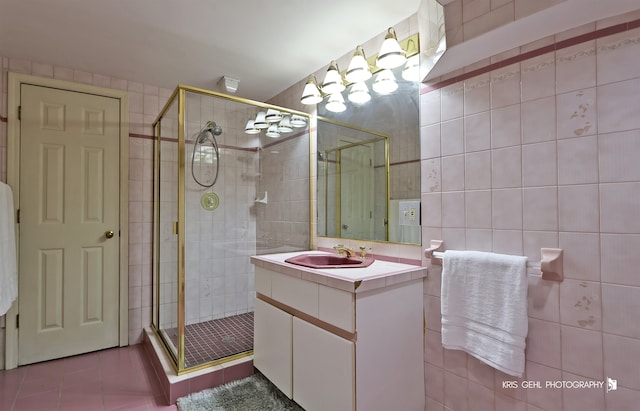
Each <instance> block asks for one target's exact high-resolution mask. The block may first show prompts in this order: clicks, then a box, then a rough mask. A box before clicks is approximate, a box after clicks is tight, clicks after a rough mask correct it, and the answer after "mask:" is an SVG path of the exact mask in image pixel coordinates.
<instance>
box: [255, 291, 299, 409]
mask: <svg viewBox="0 0 640 411" xmlns="http://www.w3.org/2000/svg"><path fill="white" fill-rule="evenodd" d="M253 315H254V326H253V328H254V331H253V365H254V366H255V367H256V368H257V369H258V370H260V372H261V373H263V374H264V375H265V376H266V377H267V378H268V379H269V380H270V381H271V382H272V383H273V384H274V385H275V386H276V387H278V388H279V389H280V391H282V392H283V393H284V394H285V395H286V396H287V397H289V398H291V396H292V395H293V392H292V388H291V387H292V369H291V359H292V346H291V335H292V330H291V327H292V324H291V320H292V318H293V317H292V316H291V315H290V314H288V313H286V312H284V311H282V310H279V309H277V308H275V307H273V306H272V305H270V304H267V303H265V302H264V301H262V300H258V299H256V301H255V308H254V314H253Z"/></svg>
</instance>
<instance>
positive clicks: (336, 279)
mask: <svg viewBox="0 0 640 411" xmlns="http://www.w3.org/2000/svg"><path fill="white" fill-rule="evenodd" d="M300 254H327V252H324V251H296V252H291V253H281V254H265V255H258V256H253V257H251V262H252V263H253V264H254V265H255V266H256V267H262V268H264V269H267V270H271V271H276V272H279V273H281V274H285V275H289V276H292V277H296V278H300V279H303V280H306V281H311V282H315V283H318V284H323V285H327V286H329V287H332V288H337V289H340V290H344V291H349V292H352V293H360V292H363V291H369V290H373V289H377V288H385V287H389V286H391V285H394V284H398V283H402V282H406V281H411V280H415V279H419V278H424V277H426V276H427V267H421V266H417V265H410V264H403V263H396V262H392V261H384V260H375V261H374V262H373V263H372V264H371V265H369V266H368V267H362V268H323V269H317V268H307V267H304V266H300V265H296V264H291V263H287V262H285V261H284V260H286V259H287V258H290V257H294V256H296V255H300Z"/></svg>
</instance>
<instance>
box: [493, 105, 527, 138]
mask: <svg viewBox="0 0 640 411" xmlns="http://www.w3.org/2000/svg"><path fill="white" fill-rule="evenodd" d="M520 144H521V138H520V105H519V104H514V105H511V106H506V107H503V108H498V109H494V110H491V148H501V147H511V146H517V145H520Z"/></svg>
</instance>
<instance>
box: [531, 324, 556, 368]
mask: <svg viewBox="0 0 640 411" xmlns="http://www.w3.org/2000/svg"><path fill="white" fill-rule="evenodd" d="M561 353H562V346H561V343H560V324H558V323H553V322H550V321H542V320H538V319H535V318H529V332H528V336H527V347H526V350H525V355H526V358H527V361H533V362H536V363H538V364H543V365H547V366H549V367H553V368H560V366H561V361H562V354H561Z"/></svg>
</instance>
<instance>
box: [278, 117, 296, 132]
mask: <svg viewBox="0 0 640 411" xmlns="http://www.w3.org/2000/svg"><path fill="white" fill-rule="evenodd" d="M278 131H279V132H281V133H290V132H292V131H293V126H291V117H289V116H284V117H283V118H282V120H280V122H279V123H278Z"/></svg>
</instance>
